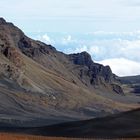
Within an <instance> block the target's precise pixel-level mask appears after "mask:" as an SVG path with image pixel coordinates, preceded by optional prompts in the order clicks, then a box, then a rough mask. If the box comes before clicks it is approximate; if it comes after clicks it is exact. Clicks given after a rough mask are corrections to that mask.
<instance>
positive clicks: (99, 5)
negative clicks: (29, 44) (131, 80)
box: [0, 0, 140, 76]
mask: <svg viewBox="0 0 140 140" xmlns="http://www.w3.org/2000/svg"><path fill="white" fill-rule="evenodd" d="M0 14H1V15H0V16H1V17H4V18H5V19H6V20H7V21H10V22H13V23H14V24H15V25H17V26H18V27H19V28H21V29H22V30H23V31H24V32H25V33H26V34H27V35H28V36H30V37H33V38H34V39H39V40H41V41H44V42H46V43H47V44H52V45H54V46H55V47H56V48H57V49H58V50H61V51H63V52H65V53H75V52H81V51H88V52H89V53H90V54H91V55H92V58H93V60H94V61H96V62H100V63H102V64H104V65H110V66H111V68H112V70H113V72H114V73H116V74H117V75H120V76H125V75H137V74H140V55H139V52H140V0H22V1H19V0H1V1H0Z"/></svg>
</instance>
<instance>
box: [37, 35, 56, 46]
mask: <svg viewBox="0 0 140 140" xmlns="http://www.w3.org/2000/svg"><path fill="white" fill-rule="evenodd" d="M36 39H38V40H40V41H42V42H45V43H46V44H51V45H53V44H54V40H53V39H51V38H50V37H49V36H48V35H47V34H44V35H38V36H37V37H36Z"/></svg>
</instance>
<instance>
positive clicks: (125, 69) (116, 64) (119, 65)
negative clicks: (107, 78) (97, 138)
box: [98, 58, 140, 76]
mask: <svg viewBox="0 0 140 140" xmlns="http://www.w3.org/2000/svg"><path fill="white" fill-rule="evenodd" d="M98 63H101V64H103V65H109V66H110V67H111V69H112V71H113V73H115V74H116V75H118V76H128V75H129V76H131V75H140V63H139V62H135V61H131V60H128V59H125V58H114V59H107V60H103V61H99V62H98Z"/></svg>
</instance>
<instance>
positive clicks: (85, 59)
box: [69, 51, 93, 67]
mask: <svg viewBox="0 0 140 140" xmlns="http://www.w3.org/2000/svg"><path fill="white" fill-rule="evenodd" d="M69 57H70V60H71V61H73V63H74V64H77V65H85V66H88V67H89V66H90V65H91V64H93V61H92V58H91V56H90V54H89V53H88V52H86V51H84V52H81V53H76V54H70V55H69Z"/></svg>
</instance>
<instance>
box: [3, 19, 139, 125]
mask: <svg viewBox="0 0 140 140" xmlns="http://www.w3.org/2000/svg"><path fill="white" fill-rule="evenodd" d="M0 99H1V102H0V123H1V125H8V126H9V125H15V126H17V125H18V126H33V125H34V126H42V125H47V124H53V123H58V122H63V121H70V120H79V119H88V118H93V117H99V116H104V115H107V114H110V113H116V112H120V111H126V110H130V109H133V108H137V107H139V104H138V103H139V101H140V99H139V97H135V96H134V97H133V99H132V98H130V97H127V96H125V93H124V92H123V90H122V88H121V86H120V83H119V82H118V80H117V79H116V76H115V75H114V74H113V73H112V71H111V69H110V67H109V66H103V65H100V64H97V63H94V62H93V61H92V59H91V56H90V55H89V54H88V53H87V52H82V53H78V54H70V55H66V54H64V53H62V52H59V51H57V50H56V49H55V48H54V47H53V46H51V45H47V44H45V43H42V42H40V41H36V40H33V39H30V38H29V37H27V36H26V35H25V34H24V33H23V32H22V31H21V30H20V29H19V28H18V27H16V26H15V25H14V24H12V23H9V22H6V21H5V20H4V19H3V18H0Z"/></svg>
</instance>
